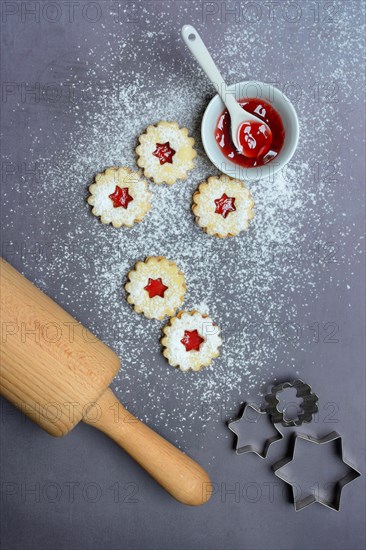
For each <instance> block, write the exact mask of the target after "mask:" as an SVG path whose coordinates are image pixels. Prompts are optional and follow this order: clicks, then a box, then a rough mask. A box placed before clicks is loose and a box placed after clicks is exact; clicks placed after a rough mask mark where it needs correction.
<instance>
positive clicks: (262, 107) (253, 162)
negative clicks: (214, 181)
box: [215, 98, 285, 168]
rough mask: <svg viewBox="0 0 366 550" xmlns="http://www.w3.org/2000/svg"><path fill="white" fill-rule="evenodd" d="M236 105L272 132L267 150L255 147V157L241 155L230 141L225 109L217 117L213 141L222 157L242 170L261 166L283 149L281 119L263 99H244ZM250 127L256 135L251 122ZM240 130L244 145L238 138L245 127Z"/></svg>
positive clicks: (283, 139)
mask: <svg viewBox="0 0 366 550" xmlns="http://www.w3.org/2000/svg"><path fill="white" fill-rule="evenodd" d="M238 103H239V104H240V105H241V107H243V109H245V110H246V111H248V112H249V113H253V114H254V115H256V116H257V117H258V118H260V119H261V120H264V121H265V122H266V123H267V125H268V126H269V128H270V130H271V132H272V143H271V144H270V147H269V149H268V150H267V151H265V148H264V149H263V150H262V148H261V147H259V148H258V147H256V148H255V151H257V149H258V155H257V156H255V157H248V156H245V155H244V154H243V153H240V152H239V151H238V150H237V149H236V147H235V145H234V144H233V142H232V140H231V126H230V115H229V113H228V111H227V109H226V110H225V111H224V112H223V113H222V114H221V115H220V116H219V119H218V121H217V125H216V130H215V139H216V141H217V144H218V146H219V147H220V149H221V151H222V153H223V155H224V156H225V157H226V158H227V159H229V160H231V162H233V163H234V164H238V165H239V166H243V167H244V168H252V167H254V166H263V165H264V164H267V163H268V162H270V161H272V160H273V159H274V158H276V157H277V155H278V154H279V152H280V151H281V149H282V147H283V143H284V141H285V130H284V127H283V124H282V120H281V117H280V115H279V114H278V112H277V111H276V110H275V109H274V108H273V107H272V106H271V105H270V104H269V103H267V102H266V101H263V99H249V98H244V99H240V100H239V101H238ZM250 125H251V127H252V129H253V131H254V133H255V134H256V130H255V128H254V126H253V125H254V123H253V122H251V123H250ZM242 128H243V127H242ZM242 128H240V130H239V141H240V143H241V144H242V145H245V136H243V137H240V136H241V134H242V133H244V134H245V127H244V128H243V129H242ZM257 130H258V129H257ZM252 135H253V134H252ZM253 137H257V138H258V139H259V136H258V135H257V136H255V135H254V136H253ZM243 140H244V143H243ZM268 141H269V140H265V142H266V144H268ZM248 149H249V146H248Z"/></svg>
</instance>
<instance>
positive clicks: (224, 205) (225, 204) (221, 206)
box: [215, 193, 236, 218]
mask: <svg viewBox="0 0 366 550" xmlns="http://www.w3.org/2000/svg"><path fill="white" fill-rule="evenodd" d="M215 204H216V210H215V214H221V216H222V217H223V218H226V217H227V216H228V214H230V212H235V210H236V208H235V198H232V197H228V196H227V195H226V194H225V193H224V194H223V195H222V197H221V198H220V199H216V200H215Z"/></svg>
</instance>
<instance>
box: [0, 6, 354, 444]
mask: <svg viewBox="0 0 366 550" xmlns="http://www.w3.org/2000/svg"><path fill="white" fill-rule="evenodd" d="M149 4H150V3H149ZM151 4H155V3H151ZM156 5H157V6H158V9H159V10H161V6H160V3H156ZM143 9H144V8H143ZM190 9H191V11H190V12H189V15H190V17H194V16H195V14H196V13H199V12H200V10H201V5H199V6H195V5H192V7H191V8H190ZM144 13H145V12H144ZM146 13H148V12H146ZM175 16H176V18H177V19H176V21H177V25H178V26H177V35H176V41H175V42H174V40H172V39H171V37H170V36H168V35H167V34H166V29H165V25H164V14H160V11H159V17H160V19H158V18H155V19H154V26H151V27H150V26H149V24H148V23H147V24H148V27H149V30H148V33H147V37H148V41H149V46H148V52H147V53H146V54H145V52H146V49H147V45H146V40H147V38H146V34H143V33H142V34H140V33H137V34H136V35H134V34H133V33H130V35H129V37H128V38H126V39H123V38H120V33H119V32H118V28H117V29H116V28H115V27H114V28H113V29H108V28H102V29H99V30H98V29H95V32H96V33H98V32H100V33H105V35H106V36H108V38H109V40H110V44H109V43H108V44H109V45H107V43H106V42H105V43H104V46H99V49H98V51H97V52H96V51H95V48H97V46H94V45H93V47H91V48H90V50H89V60H88V62H87V63H86V64H85V65H83V67H84V68H85V74H84V76H83V78H81V77H80V82H77V84H78V85H79V86H80V87H81V88H84V89H85V97H87V98H88V102H86V101H85V99H84V100H83V99H81V98H80V97H79V96H77V97H76V100H75V102H74V103H72V105H71V112H72V116H73V120H74V124H73V129H72V133H71V135H70V136H69V140H68V141H69V143H68V145H67V147H65V150H61V151H57V152H55V155H54V157H53V158H46V159H43V163H42V164H43V174H42V180H41V183H40V185H39V187H38V189H37V193H38V195H37V200H38V203H39V205H40V206H39V208H38V210H37V214H38V217H37V220H42V221H39V227H38V226H37V229H41V230H42V231H43V232H44V234H45V235H46V237H45V242H47V231H48V230H49V229H52V230H54V228H55V227H57V223H60V220H58V219H57V216H55V219H53V218H50V217H49V218H47V217H45V216H44V213H45V212H48V210H47V205H48V204H57V205H59V207H60V211H62V212H66V213H67V218H66V217H65V219H64V220H63V230H64V231H66V236H65V237H64V238H63V240H62V242H58V241H57V236H54V237H53V239H54V240H55V241H56V244H57V246H59V247H60V248H62V254H56V255H55V257H53V256H52V260H48V261H46V262H40V263H39V264H38V265H35V266H34V270H33V276H32V279H33V280H34V282H35V283H36V284H38V286H40V287H41V288H43V289H45V290H47V286H48V283H49V281H59V286H58V291H57V292H55V295H54V296H55V299H56V300H57V301H58V302H59V303H60V304H62V305H63V306H64V307H66V308H67V309H68V310H69V311H70V312H71V313H73V314H74V315H75V317H77V318H81V317H82V318H83V320H84V322H85V324H86V325H87V326H88V327H89V328H90V329H91V330H92V331H93V332H94V333H95V334H96V335H97V336H99V337H100V338H101V339H103V340H104V341H105V342H106V343H107V344H108V345H110V346H111V347H112V348H113V349H114V350H115V351H116V352H117V353H118V354H119V356H120V357H121V360H122V368H121V371H120V373H119V375H118V376H117V378H116V380H115V382H114V388H115V390H116V392H117V394H118V395H119V397H120V399H121V401H122V402H123V403H125V404H127V406H128V408H129V409H131V410H132V411H133V412H134V413H136V414H137V415H138V416H139V417H140V418H142V419H144V420H146V421H147V422H150V423H151V424H152V425H153V426H156V427H157V428H158V429H160V430H161V431H163V432H164V431H165V432H166V433H167V435H168V436H169V437H170V439H171V440H173V441H174V440H175V441H176V442H177V443H179V444H180V445H182V446H184V444H185V434H186V433H188V432H191V433H195V434H201V433H202V432H204V431H205V429H206V426H207V422H208V420H210V421H211V422H212V421H218V422H219V421H221V420H222V417H221V416H220V414H219V410H220V408H221V407H224V408H225V410H226V411H229V410H232V409H233V408H234V407H235V405H236V404H238V403H239V402H241V401H243V400H245V399H247V398H253V399H256V400H258V399H260V396H261V395H262V393H263V391H264V389H265V385H266V384H267V383H268V382H272V381H273V380H274V379H275V377H276V373H277V372H278V369H279V368H282V370H283V369H288V372H289V373H291V375H293V374H294V373H296V372H297V371H298V365H297V364H295V362H294V359H293V357H294V353H293V350H294V349H296V350H297V351H298V352H299V351H300V353H301V352H303V356H304V357H305V355H306V352H307V351H308V347H307V344H308V343H307V341H306V340H304V339H303V338H300V339H299V338H294V337H293V332H290V333H289V332H288V331H287V329H288V328H289V323H291V327H290V329H291V331H293V330H295V329H296V327H295V328H294V326H293V325H295V323H297V324H298V325H301V326H303V325H304V324H310V323H311V322H312V321H313V319H311V304H312V301H314V300H316V299H317V298H319V295H320V293H321V292H322V291H323V290H324V288H323V287H322V286H319V281H320V280H321V277H320V271H321V269H326V270H328V271H329V281H330V283H331V284H332V285H334V286H335V287H339V288H343V287H344V285H345V284H347V285H348V286H352V278H353V274H354V268H353V266H354V265H355V263H356V262H357V261H359V259H360V255H361V253H362V246H361V241H360V236H359V234H358V231H357V228H356V227H355V225H354V222H353V221H351V220H349V219H348V211H347V206H348V205H349V202H350V200H351V198H352V183H354V182H352V175H351V177H350V178H349V179H348V181H347V182H344V183H343V181H342V178H343V174H342V170H341V168H340V166H339V164H338V159H339V157H340V154H341V151H339V150H338V149H336V150H334V147H333V141H332V135H333V134H334V132H335V131H338V130H339V128H338V126H337V125H338V124H339V121H338V120H337V104H336V103H330V102H328V103H321V102H320V101H319V103H317V104H316V105H315V106H314V101H315V100H314V99H312V98H313V93H314V94H318V95H317V97H320V99H322V98H323V99H324V94H325V93H328V96H329V93H330V91H329V90H328V92H324V89H325V88H324V87H325V86H326V85H327V84H328V83H327V82H320V83H319V82H318V83H317V85H318V86H317V87H316V86H315V84H316V83H315V84H314V87H313V88H312V89H311V90H310V91H309V88H308V86H309V84H312V85H313V82H311V83H309V78H308V75H309V67H311V65H312V61H313V59H312V56H313V55H320V60H321V62H322V63H323V68H324V74H328V73H329V70H328V63H329V62H330V61H329V59H330V57H329V56H328V57H327V51H333V50H334V49H335V48H336V49H337V48H338V49H339V51H342V55H338V54H334V55H333V57H332V59H333V64H334V66H332V67H331V69H330V70H331V71H334V72H333V73H332V74H333V75H334V77H333V78H334V80H336V81H337V86H338V89H340V90H341V91H342V96H341V98H343V101H344V102H346V103H347V105H350V106H351V105H352V103H353V102H354V101H356V100H357V99H359V98H357V97H355V96H354V95H353V96H352V98H349V96H348V95H347V94H348V93H349V91H350V88H349V86H350V82H351V83H354V82H357V79H358V78H359V66H358V62H357V59H359V56H358V55H356V54H355V52H358V51H359V49H360V48H361V47H362V40H359V39H358V36H357V33H356V32H355V33H351V34H350V29H349V28H348V26H349V24H350V21H351V19H347V17H344V18H341V19H340V20H339V22H338V23H337V32H336V33H335V32H333V33H326V31H325V30H324V29H321V32H320V37H321V39H322V40H323V42H322V48H321V49H322V50H324V53H323V51H321V52H320V53H319V48H315V47H314V48H310V46H309V48H308V49H306V48H302V49H301V51H299V49H298V48H296V44H297V42H296V41H297V36H296V33H295V34H294V33H293V32H292V31H291V29H292V30H293V28H295V27H291V25H290V27H291V29H290V30H289V34H290V35H291V37H292V38H293V41H294V43H293V44H292V46H291V47H289V51H288V53H284V52H282V54H281V58H280V59H279V60H278V61H279V62H278V63H271V65H272V72H271V73H267V74H263V67H262V65H261V55H260V52H263V51H267V52H268V54H269V55H271V56H272V55H273V56H275V54H276V55H277V49H276V45H275V44H273V42H272V37H271V32H270V31H269V30H266V29H265V28H264V26H263V25H261V29H262V32H261V40H260V43H258V44H257V43H256V38H255V33H252V32H251V31H250V29H248V26H247V25H243V24H238V25H236V24H235V22H233V23H232V24H231V25H230V32H229V33H223V36H222V42H220V45H219V47H218V46H217V44H216V43H215V40H216V37H215V36H212V37H211V36H210V34H209V33H207V34H208V36H207V42H208V46H209V48H210V49H211V50H212V51H213V53H214V57H215V59H217V60H219V58H220V55H221V57H222V58H224V59H225V60H226V63H225V64H224V66H223V69H224V70H225V76H227V78H228V81H229V82H230V81H231V82H236V81H240V80H243V76H246V75H250V77H251V78H253V79H254V78H257V79H258V80H262V81H264V80H266V79H267V80H268V81H269V82H278V81H279V80H280V79H281V78H282V79H286V78H287V79H288V82H291V81H292V79H293V73H292V69H291V64H298V66H297V67H296V74H297V78H298V81H297V84H298V85H299V86H300V89H301V90H302V92H303V93H302V95H300V99H298V100H297V101H296V102H295V106H296V108H297V111H298V114H299V119H300V127H301V129H300V143H299V148H298V151H297V153H296V155H295V157H294V159H293V161H292V162H291V164H290V166H288V167H287V169H286V170H284V171H282V172H281V173H279V174H277V175H276V176H275V178H274V181H271V182H268V181H260V182H256V183H251V184H249V187H250V191H251V194H252V197H253V199H254V202H255V217H254V219H253V220H252V222H251V224H250V227H249V230H248V231H247V232H245V233H243V234H240V235H239V236H237V237H235V238H232V239H223V240H220V239H216V238H214V237H210V236H209V235H207V234H205V233H204V232H203V231H202V230H201V229H200V228H199V227H197V226H196V224H195V223H194V219H193V215H192V212H191V199H192V194H193V192H194V191H195V190H196V189H197V187H198V184H199V183H201V182H202V181H204V180H206V179H207V178H208V177H209V176H211V175H217V174H218V171H217V170H216V169H215V168H214V167H213V165H212V164H211V163H210V162H209V160H208V159H207V157H206V156H205V154H204V151H203V149H202V144H201V141H200V132H199V130H200V122H201V117H202V114H203V111H204V108H205V107H206V105H207V103H208V99H209V98H208V96H209V97H212V95H213V91H212V88H211V87H210V86H209V85H208V84H207V82H206V80H205V77H204V76H203V74H202V73H201V72H200V71H199V69H198V68H197V67H196V66H195V65H193V62H192V59H191V57H190V54H189V53H188V52H187V51H186V50H185V48H184V45H183V44H182V43H181V41H180V39H179V37H178V32H179V25H180V24H181V23H184V22H186V20H187V16H188V12H187V4H184V3H182V5H180V4H179V5H178V4H177V13H176V14H175ZM217 28H218V32H221V30H222V29H221V27H220V25H219V24H218V27H217ZM295 30H296V29H295ZM333 31H334V29H333ZM301 32H302V31H301ZM318 34H319V33H318V29H317V28H316V27H314V36H313V35H312V33H309V35H308V37H307V38H305V39H304V40H305V41H306V40H307V41H308V42H309V44H310V42H311V40H313V39H316V37H317V36H318ZM314 37H315V38H314ZM168 38H169V41H168ZM85 40H86V42H87V43H88V38H87V37H86V38H85ZM167 44H169V48H173V50H172V51H169V63H168V62H167V56H166V54H167ZM244 45H245V46H246V47H245V55H242V54H243V48H244ZM248 45H250V46H251V47H248ZM215 48H216V49H215ZM258 48H260V50H258ZM291 48H292V49H291ZM337 51H338V50H337ZM294 52H296V54H297V55H296V56H294V55H293V53H294ZM303 52H304V53H303ZM347 52H348V54H347ZM164 54H165V57H164ZM354 54H355V55H354ZM302 56H304V57H302ZM96 59H97V60H98V61H96ZM121 59H122V60H123V67H124V70H123V73H121ZM136 59H139V63H138V64H137V63H136ZM345 60H347V62H346V61H345ZM282 65H284V69H283V71H282V72H280V69H279V68H277V67H279V66H281V67H282ZM157 68H158V69H159V71H158V75H157ZM96 83H97V85H98V86H97V91H96ZM282 84H286V82H285V83H282ZM282 87H283V86H282ZM359 89H360V90H361V89H362V87H360V88H359ZM284 91H285V92H287V94H288V95H290V96H291V94H289V92H288V90H284ZM87 92H89V93H87ZM206 92H207V93H206ZM322 94H323V95H322ZM352 117H353V118H352ZM159 120H168V121H169V120H170V121H177V122H178V124H179V126H180V127H187V128H188V129H189V132H190V135H192V136H193V137H194V139H195V140H196V145H195V147H196V149H197V152H198V156H197V158H196V159H195V168H194V170H192V171H191V172H190V174H189V176H188V179H187V180H185V181H184V182H177V183H175V184H174V185H172V186H165V185H164V186H163V185H154V184H150V185H149V188H150V191H151V192H152V193H153V196H152V204H153V206H152V209H151V211H150V212H149V215H148V216H147V217H146V218H145V220H144V222H143V223H142V224H139V225H135V226H134V227H133V228H131V229H125V228H122V229H114V228H113V227H110V226H104V225H102V224H101V223H100V222H99V221H98V220H97V219H96V218H95V217H94V216H93V215H92V214H91V212H90V208H89V207H88V205H87V204H86V197H87V194H88V193H87V187H88V185H89V184H90V183H91V182H92V181H93V179H94V176H95V174H96V173H98V172H102V171H104V170H105V169H106V168H107V167H108V166H129V167H130V168H131V169H133V170H134V169H136V168H137V166H136V155H135V148H136V146H137V139H138V136H139V135H141V134H142V133H143V132H144V131H145V129H146V127H147V126H148V125H149V124H156V123H157V122H158V121H159ZM355 123H356V122H355V118H354V115H353V114H352V111H351V110H350V120H349V124H350V127H351V128H352V124H355ZM314 128H315V129H316V132H315V131H314ZM58 131H61V130H60V128H59V127H58V121H57V120H56V121H55V132H58ZM39 132H40V131H39V130H35V131H34V132H33V136H32V137H33V138H34V144H35V145H36V144H37V143H39V141H40V138H39V135H38V133H39ZM314 132H315V135H316V139H317V140H318V141H319V142H321V144H322V149H321V150H319V146H318V145H317V146H316V147H314V139H315V138H314ZM51 138H52V136H51ZM348 140H349V137H348V133H347V132H345V138H344V144H345V145H347V144H348V145H349V142H348ZM324 151H325V152H326V151H330V153H329V154H326V153H324ZM351 153H352V150H351ZM356 160H357V159H356ZM333 166H335V171H336V175H335V177H336V178H338V179H337V182H338V183H337V189H341V190H342V193H338V194H335V193H334V189H335V187H336V186H335V184H334V179H333V180H332V177H333V172H332V170H333ZM60 190H61V192H60ZM13 192H14V193H17V192H19V195H20V194H21V190H20V189H17V188H16V187H15V188H14V189H13ZM6 199H7V195H6V192H5V203H6ZM24 200H27V199H24ZM340 204H342V205H344V207H343V206H342V208H343V212H344V218H343V219H342V220H340V219H339V212H340V211H341V210H340ZM13 214H15V215H16V214H17V212H9V213H7V214H6V222H9V226H10V225H11V217H12V215H13ZM334 227H336V230H334ZM65 228H68V230H66V229H65ZM24 238H25V244H27V239H28V237H27V236H26V237H24ZM350 240H351V242H353V244H354V246H353V247H352V249H347V253H345V252H344V250H345V248H346V243H347V242H349V241H350ZM29 242H30V243H31V242H32V241H31V237H29ZM332 242H335V243H336V245H337V246H338V249H339V250H340V252H339V253H338V256H337V259H338V261H339V262H342V263H343V266H342V268H343V270H342V273H339V272H338V271H337V270H336V269H335V270H334V271H332V272H331V271H330V267H332V266H331V265H330V264H328V263H326V262H325V260H324V258H325V254H326V253H327V252H329V248H328V249H326V250H325V249H324V243H332ZM330 252H331V250H330ZM152 255H163V256H165V257H167V258H169V259H171V260H174V261H175V262H176V263H177V265H178V266H179V268H180V269H181V270H182V271H183V272H184V275H185V277H186V281H187V293H186V296H185V301H184V304H183V308H184V309H187V310H190V309H198V310H199V311H201V312H202V313H208V314H209V315H210V317H211V318H212V319H213V320H214V321H215V322H216V323H217V324H218V325H219V326H220V328H221V330H222V337H223V340H224V341H223V345H222V347H221V353H220V357H219V358H218V359H216V360H215V361H214V363H213V364H212V366H210V367H208V368H206V369H203V370H202V371H201V372H199V373H184V374H182V373H181V372H180V371H179V370H178V369H172V368H171V367H169V365H168V364H167V362H166V360H165V359H164V358H163V356H162V353H161V346H160V337H161V328H162V326H163V325H164V324H165V323H164V322H160V321H154V320H148V319H146V318H144V317H143V316H139V315H137V314H136V313H135V312H134V311H133V309H132V308H131V306H130V305H129V304H128V303H127V302H126V300H125V292H124V289H123V285H124V283H125V282H126V276H127V273H128V272H129V271H130V269H131V268H132V267H133V265H134V264H135V262H136V261H138V260H141V259H144V258H145V257H146V256H152ZM284 325H286V332H284ZM312 366H314V361H313V359H311V358H308V359H307V368H308V369H310V368H312Z"/></svg>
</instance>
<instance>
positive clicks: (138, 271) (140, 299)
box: [125, 256, 186, 319]
mask: <svg viewBox="0 0 366 550" xmlns="http://www.w3.org/2000/svg"><path fill="white" fill-rule="evenodd" d="M125 289H126V292H127V301H128V303H129V304H131V305H132V306H133V308H134V310H135V311H136V312H137V313H143V314H144V315H145V317H147V318H148V319H163V318H164V317H165V316H170V315H174V314H175V312H176V311H177V309H178V308H179V307H180V306H181V305H182V303H183V300H184V295H185V292H186V282H185V278H184V275H183V273H182V272H181V271H180V270H179V268H178V266H177V265H176V264H175V263H174V262H172V261H170V260H167V259H166V258H164V257H163V256H150V257H149V258H147V259H146V260H145V261H144V262H137V263H136V265H135V267H134V269H133V270H131V271H130V272H129V274H128V282H127V283H126V285H125Z"/></svg>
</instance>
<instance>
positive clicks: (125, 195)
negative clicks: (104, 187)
mask: <svg viewBox="0 0 366 550" xmlns="http://www.w3.org/2000/svg"><path fill="white" fill-rule="evenodd" d="M108 196H109V198H110V199H111V201H112V202H113V207H114V208H119V207H120V206H122V208H127V207H128V205H129V203H130V202H131V201H133V197H131V195H130V194H129V192H128V187H118V185H116V189H115V191H114V193H112V194H111V195H108Z"/></svg>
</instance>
